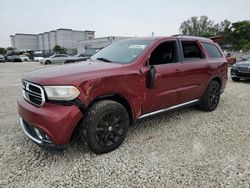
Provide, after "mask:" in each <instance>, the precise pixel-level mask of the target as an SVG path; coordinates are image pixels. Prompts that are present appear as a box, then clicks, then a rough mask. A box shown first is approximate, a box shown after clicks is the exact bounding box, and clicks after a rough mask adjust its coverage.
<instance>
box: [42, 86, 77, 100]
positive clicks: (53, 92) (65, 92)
mask: <svg viewBox="0 0 250 188" xmlns="http://www.w3.org/2000/svg"><path fill="white" fill-rule="evenodd" d="M44 89H45V92H46V94H47V97H48V99H49V100H58V101H71V100H74V99H75V98H76V97H78V95H79V94H80V91H79V90H78V89H77V88H76V87H74V86H44Z"/></svg>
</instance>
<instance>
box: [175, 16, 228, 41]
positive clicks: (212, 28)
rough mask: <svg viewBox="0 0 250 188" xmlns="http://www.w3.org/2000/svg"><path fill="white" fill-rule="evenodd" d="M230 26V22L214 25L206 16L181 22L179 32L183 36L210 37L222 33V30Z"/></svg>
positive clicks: (194, 17)
mask: <svg viewBox="0 0 250 188" xmlns="http://www.w3.org/2000/svg"><path fill="white" fill-rule="evenodd" d="M230 24H231V22H230V21H228V20H224V21H222V22H221V23H219V24H214V21H213V20H210V19H209V18H208V17H207V16H201V17H200V18H198V17H197V16H193V17H191V18H189V19H188V20H186V21H184V22H182V24H181V26H180V32H181V33H182V34H184V35H192V36H201V37H212V36H215V35H218V34H221V33H223V32H224V29H225V28H226V27H228V26H229V25H230Z"/></svg>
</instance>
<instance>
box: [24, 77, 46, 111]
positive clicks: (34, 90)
mask: <svg viewBox="0 0 250 188" xmlns="http://www.w3.org/2000/svg"><path fill="white" fill-rule="evenodd" d="M22 86H23V97H24V98H25V99H26V100H27V101H28V102H30V103H32V104H34V105H37V106H42V105H43V104H44V102H45V95H44V91H43V88H42V87H41V86H39V85H36V84H33V83H30V82H27V81H24V80H23V81H22Z"/></svg>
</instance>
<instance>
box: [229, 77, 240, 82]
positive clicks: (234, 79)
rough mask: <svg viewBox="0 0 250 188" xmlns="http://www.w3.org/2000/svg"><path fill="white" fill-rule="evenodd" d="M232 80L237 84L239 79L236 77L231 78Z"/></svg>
mask: <svg viewBox="0 0 250 188" xmlns="http://www.w3.org/2000/svg"><path fill="white" fill-rule="evenodd" d="M231 78H232V80H233V81H234V82H238V81H240V79H239V78H236V77H231Z"/></svg>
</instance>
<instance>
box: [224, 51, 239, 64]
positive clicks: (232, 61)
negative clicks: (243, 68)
mask: <svg viewBox="0 0 250 188" xmlns="http://www.w3.org/2000/svg"><path fill="white" fill-rule="evenodd" d="M226 58H227V62H228V65H230V66H232V65H233V64H235V63H236V62H237V57H236V56H233V55H232V54H231V53H227V55H226Z"/></svg>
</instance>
